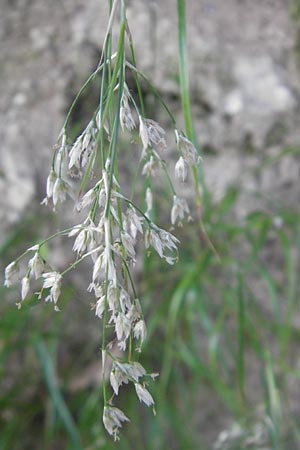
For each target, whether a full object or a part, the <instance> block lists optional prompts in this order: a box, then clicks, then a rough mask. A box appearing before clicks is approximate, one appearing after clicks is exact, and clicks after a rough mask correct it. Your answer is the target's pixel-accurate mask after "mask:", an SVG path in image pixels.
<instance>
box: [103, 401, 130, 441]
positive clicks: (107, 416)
mask: <svg viewBox="0 0 300 450" xmlns="http://www.w3.org/2000/svg"><path fill="white" fill-rule="evenodd" d="M122 422H129V419H128V417H126V416H125V414H124V413H123V411H121V410H120V409H119V408H115V407H112V406H105V407H104V410H103V424H104V426H105V429H106V431H107V432H108V433H109V434H110V435H111V436H114V440H115V441H118V440H119V428H121V427H122Z"/></svg>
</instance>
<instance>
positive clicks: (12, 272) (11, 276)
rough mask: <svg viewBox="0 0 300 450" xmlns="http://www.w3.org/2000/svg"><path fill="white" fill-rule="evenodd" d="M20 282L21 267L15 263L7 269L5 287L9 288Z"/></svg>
mask: <svg viewBox="0 0 300 450" xmlns="http://www.w3.org/2000/svg"><path fill="white" fill-rule="evenodd" d="M18 281H19V266H18V264H17V263H16V262H15V261H13V262H11V263H10V264H9V265H8V266H7V267H6V269H5V281H4V286H6V287H9V286H12V285H13V284H15V283H17V282H18Z"/></svg>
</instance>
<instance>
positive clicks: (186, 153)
mask: <svg viewBox="0 0 300 450" xmlns="http://www.w3.org/2000/svg"><path fill="white" fill-rule="evenodd" d="M175 137H176V142H177V145H178V147H179V150H180V151H181V152H182V156H183V158H184V160H185V161H186V162H187V163H188V164H190V165H193V164H198V163H199V162H200V161H201V157H200V156H199V154H198V152H197V150H196V147H195V146H194V144H193V143H192V142H191V141H190V140H189V139H188V138H186V137H185V136H183V135H182V134H180V133H179V132H178V130H175Z"/></svg>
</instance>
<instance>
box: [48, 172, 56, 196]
mask: <svg viewBox="0 0 300 450" xmlns="http://www.w3.org/2000/svg"><path fill="white" fill-rule="evenodd" d="M55 181H56V175H55V171H54V170H53V168H52V169H51V170H50V173H49V175H48V178H47V183H46V195H47V197H48V198H51V197H52V195H53V187H54V183H55Z"/></svg>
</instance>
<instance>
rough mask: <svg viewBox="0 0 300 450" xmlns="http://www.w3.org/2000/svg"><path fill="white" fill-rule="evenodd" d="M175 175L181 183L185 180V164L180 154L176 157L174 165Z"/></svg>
mask: <svg viewBox="0 0 300 450" xmlns="http://www.w3.org/2000/svg"><path fill="white" fill-rule="evenodd" d="M175 177H176V178H177V179H178V180H180V181H181V182H182V183H184V182H185V181H186V178H187V164H186V162H185V160H184V159H183V157H182V156H180V158H179V159H178V161H177V163H176V165H175Z"/></svg>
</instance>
